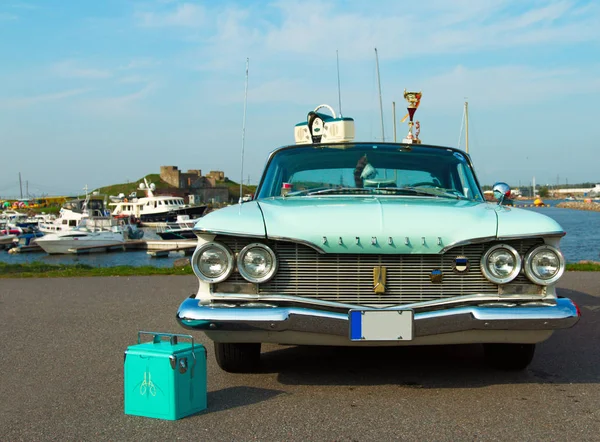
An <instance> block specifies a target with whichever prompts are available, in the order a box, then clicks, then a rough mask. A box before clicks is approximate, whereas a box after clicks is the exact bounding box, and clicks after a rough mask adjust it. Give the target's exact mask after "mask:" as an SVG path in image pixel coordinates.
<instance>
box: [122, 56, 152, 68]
mask: <svg viewBox="0 0 600 442" xmlns="http://www.w3.org/2000/svg"><path fill="white" fill-rule="evenodd" d="M159 64H160V61H158V60H155V59H154V58H151V57H142V58H134V59H133V60H131V61H130V62H129V63H127V64H126V65H124V66H121V67H120V68H119V69H121V70H137V69H148V68H151V67H154V66H158V65H159Z"/></svg>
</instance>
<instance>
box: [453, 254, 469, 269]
mask: <svg viewBox="0 0 600 442" xmlns="http://www.w3.org/2000/svg"><path fill="white" fill-rule="evenodd" d="M469 268H470V264H469V259H468V258H467V257H466V256H463V255H459V256H457V257H456V258H454V262H453V263H452V270H454V273H467V272H468V271H469Z"/></svg>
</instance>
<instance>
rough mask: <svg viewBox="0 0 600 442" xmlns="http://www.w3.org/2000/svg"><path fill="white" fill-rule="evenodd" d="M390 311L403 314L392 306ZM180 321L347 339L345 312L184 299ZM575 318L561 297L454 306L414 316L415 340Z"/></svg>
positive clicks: (565, 323) (563, 324) (538, 326)
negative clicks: (549, 301)
mask: <svg viewBox="0 0 600 442" xmlns="http://www.w3.org/2000/svg"><path fill="white" fill-rule="evenodd" d="M395 310H406V308H396V309H395ZM177 320H178V321H179V323H180V324H181V325H182V326H183V327H185V328H189V329H195V330H207V331H227V332H243V333H248V332H252V331H270V332H278V331H296V332H306V333H319V334H323V335H336V336H348V326H349V322H348V313H347V312H344V313H335V312H327V311H321V310H315V309H305V308H298V307H272V308H264V307H257V306H254V307H250V306H249V307H244V306H238V307H233V308H232V307H226V308H225V307H212V306H204V305H200V301H199V300H198V299H195V298H188V299H186V300H185V301H184V302H183V303H182V304H181V306H180V307H179V311H178V312H177ZM578 320H579V315H578V313H577V307H576V306H575V304H573V302H572V301H571V300H570V299H567V298H560V299H558V300H557V303H556V305H554V306H531V307H519V306H516V307H476V306H470V307H457V308H453V309H447V310H436V311H431V312H422V313H415V315H414V329H415V337H419V336H430V335H438V334H443V333H454V332H460V331H468V330H555V329H562V328H569V327H572V326H573V325H575V324H576V323H577V321H578Z"/></svg>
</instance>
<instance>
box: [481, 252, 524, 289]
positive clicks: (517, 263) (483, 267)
mask: <svg viewBox="0 0 600 442" xmlns="http://www.w3.org/2000/svg"><path fill="white" fill-rule="evenodd" d="M499 249H504V250H507V251H508V252H510V254H511V255H512V256H513V258H514V260H515V266H514V268H513V270H512V272H510V274H509V275H508V276H506V277H504V278H498V277H496V276H495V275H493V274H492V272H491V271H490V269H489V267H488V258H489V257H490V255H491V254H492V253H494V252H495V251H496V250H499ZM522 264H523V260H522V259H521V255H520V254H519V252H518V251H517V250H516V249H515V248H514V247H512V246H510V245H508V244H496V245H495V246H492V247H490V248H489V249H488V250H486V252H485V253H484V254H483V256H482V257H481V262H480V265H481V271H482V273H483V276H485V277H486V278H487V279H488V280H490V281H491V282H493V283H494V284H498V285H502V284H508V283H509V282H511V281H514V280H515V278H516V277H517V276H519V273H521V269H522Z"/></svg>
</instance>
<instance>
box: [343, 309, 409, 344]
mask: <svg viewBox="0 0 600 442" xmlns="http://www.w3.org/2000/svg"><path fill="white" fill-rule="evenodd" d="M413 317H414V314H413V311H412V310H350V313H349V320H350V321H349V322H350V340H351V341H410V340H412V339H413Z"/></svg>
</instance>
